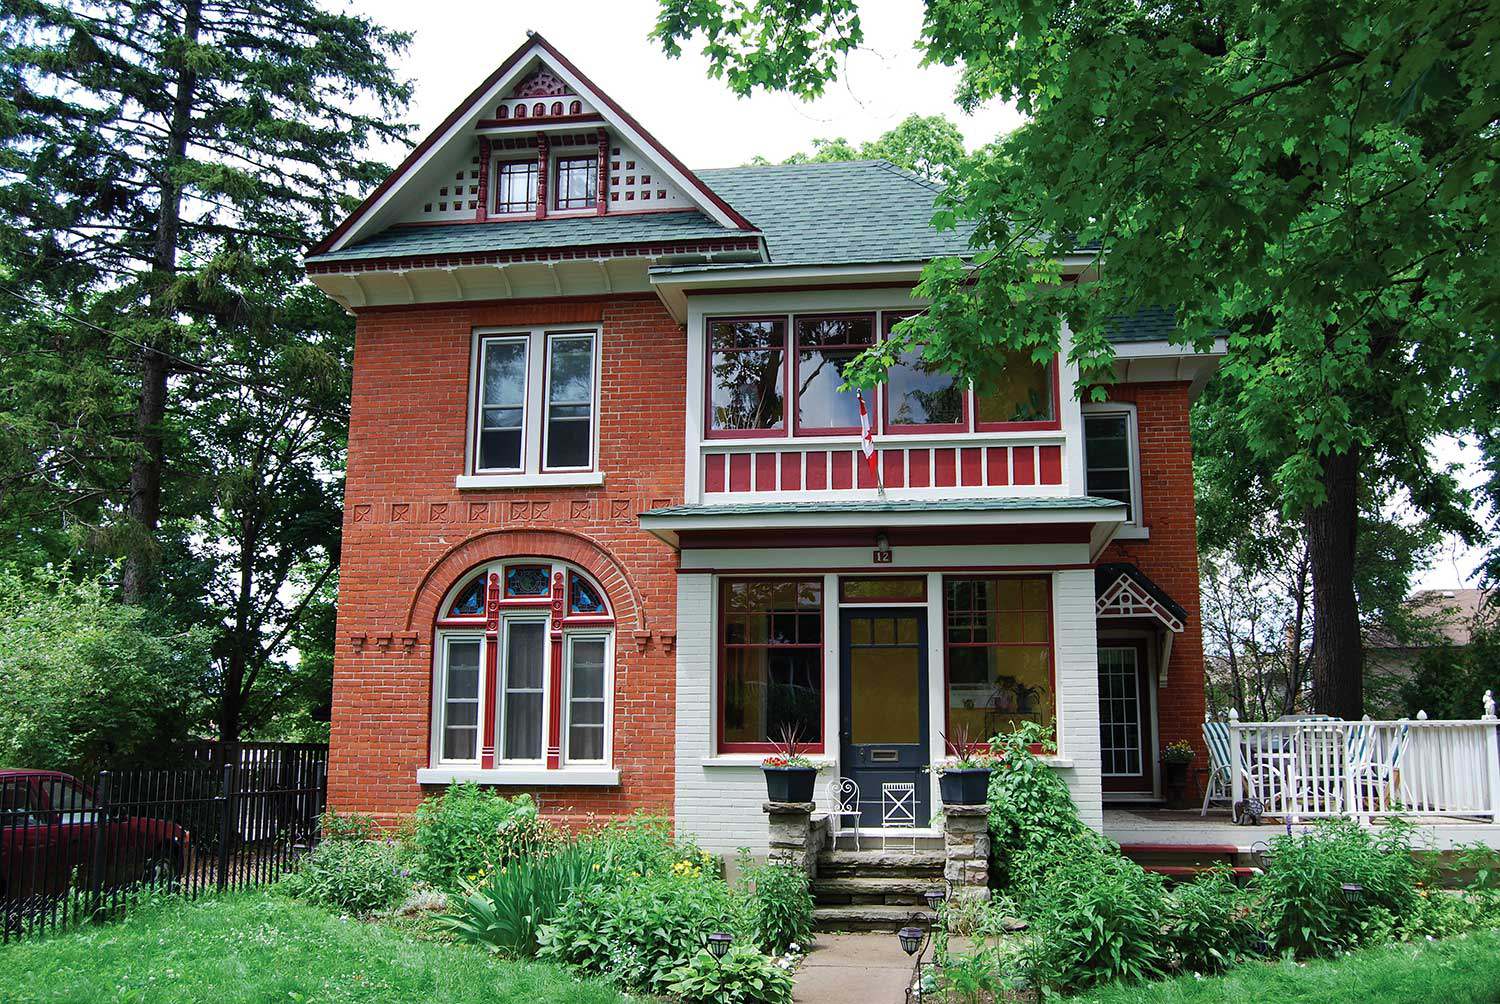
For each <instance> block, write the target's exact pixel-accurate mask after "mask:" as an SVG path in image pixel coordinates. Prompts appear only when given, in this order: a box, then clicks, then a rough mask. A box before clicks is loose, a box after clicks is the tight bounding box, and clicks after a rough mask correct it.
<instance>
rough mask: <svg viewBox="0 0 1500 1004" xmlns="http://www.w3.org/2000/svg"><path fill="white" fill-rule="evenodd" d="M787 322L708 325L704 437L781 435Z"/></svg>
mask: <svg viewBox="0 0 1500 1004" xmlns="http://www.w3.org/2000/svg"><path fill="white" fill-rule="evenodd" d="M785 370H786V322H785V321H782V320H756V319H746V320H731V321H713V322H710V324H709V363H708V376H709V380H708V412H709V428H708V431H709V435H713V434H714V433H720V434H731V435H765V434H767V433H769V432H780V431H781V430H782V429H783V428H784V425H783V421H784V415H785V397H784V394H783V393H782V376H783V374H784V373H785Z"/></svg>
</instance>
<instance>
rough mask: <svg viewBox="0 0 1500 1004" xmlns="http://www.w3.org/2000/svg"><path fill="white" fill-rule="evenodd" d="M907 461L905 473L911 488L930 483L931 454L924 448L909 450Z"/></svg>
mask: <svg viewBox="0 0 1500 1004" xmlns="http://www.w3.org/2000/svg"><path fill="white" fill-rule="evenodd" d="M907 456H909V457H910V458H911V459H910V460H908V461H907V467H908V468H909V470H908V472H907V474H908V476H909V478H910V482H909V483H910V484H911V487H913V488H926V487H927V486H928V485H930V484H932V454H931V453H929V452H927V451H926V450H909V451H908V452H907Z"/></svg>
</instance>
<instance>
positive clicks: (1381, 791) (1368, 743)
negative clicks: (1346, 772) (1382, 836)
mask: <svg viewBox="0 0 1500 1004" xmlns="http://www.w3.org/2000/svg"><path fill="white" fill-rule="evenodd" d="M1362 731H1364V732H1365V733H1366V736H1365V739H1364V746H1363V748H1362V749H1361V751H1360V752H1361V756H1360V757H1359V759H1357V760H1356V759H1355V758H1354V756H1353V755H1352V754H1353V751H1352V749H1351V755H1350V758H1349V765H1350V766H1349V769H1350V771H1351V772H1352V773H1353V775H1354V783H1355V789H1356V790H1357V791H1358V792H1359V794H1360V801H1361V802H1362V803H1364V804H1366V805H1369V806H1371V807H1372V808H1373V809H1374V810H1375V811H1380V810H1381V809H1383V808H1390V805H1391V802H1393V801H1394V800H1395V794H1396V791H1395V786H1396V780H1397V777H1398V775H1399V773H1400V771H1401V761H1402V760H1403V759H1404V758H1405V756H1406V746H1407V743H1408V742H1410V741H1411V725H1410V723H1408V722H1407V720H1406V719H1404V718H1403V719H1401V727H1400V728H1398V729H1397V730H1396V734H1395V736H1394V738H1392V740H1391V742H1390V744H1389V746H1388V747H1387V748H1386V749H1385V750H1383V751H1382V750H1379V749H1377V748H1375V747H1377V746H1378V745H1379V744H1377V743H1374V742H1373V741H1372V740H1373V738H1374V729H1371V728H1365V729H1363V730H1362ZM1351 740H1352V736H1351ZM1382 796H1384V799H1382Z"/></svg>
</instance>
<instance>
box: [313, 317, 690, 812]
mask: <svg viewBox="0 0 1500 1004" xmlns="http://www.w3.org/2000/svg"><path fill="white" fill-rule="evenodd" d="M537 324H599V325H601V327H602V332H603V333H602V339H601V345H600V352H601V372H602V385H601V404H600V416H599V422H600V439H599V455H600V464H601V469H602V470H603V471H604V473H605V483H604V484H603V485H602V486H599V487H577V488H526V489H514V490H484V491H463V492H460V491H458V490H457V489H456V488H455V487H454V479H455V478H456V477H457V476H458V475H460V474H462V473H464V472H463V463H464V437H465V434H466V422H467V415H466V407H467V400H468V388H469V359H470V354H471V341H472V332H473V329H474V328H476V327H483V326H522V325H537ZM685 337H686V336H685V334H684V332H683V329H682V328H681V327H680V326H678V325H677V324H675V323H674V322H673V321H672V319H671V318H670V317H669V316H668V315H667V313H666V311H665V309H664V308H663V307H662V306H661V304H660V303H659V302H658V301H657V300H656V299H655V298H654V297H649V296H645V297H613V298H593V299H574V300H568V301H515V302H509V303H498V302H497V303H475V304H452V305H444V306H437V307H420V308H413V307H404V308H388V309H374V310H368V311H364V312H361V313H360V315H359V318H358V329H357V336H356V346H355V365H354V385H353V402H352V412H351V419H350V434H349V460H348V482H347V488H346V501H345V513H344V546H343V559H342V569H341V579H340V585H339V626H338V634H337V637H338V638H339V639H340V642H341V644H340V645H339V646H338V650H337V653H336V655H335V665H334V712H333V737H332V744H333V751H332V755H331V757H330V764H329V796H330V802H331V804H332V805H333V806H334V807H336V808H338V809H339V810H341V811H358V812H370V813H373V814H375V815H376V816H377V817H378V818H380V819H381V820H383V821H387V822H391V821H394V820H396V819H397V818H399V817H400V816H402V815H404V814H406V813H409V812H410V811H411V810H412V809H413V808H415V806H416V804H417V802H418V800H419V799H420V798H421V797H422V794H423V792H422V790H421V789H420V788H419V786H418V785H417V783H416V772H417V770H418V768H420V767H426V766H428V759H429V735H430V706H431V686H432V659H433V651H432V633H433V618H434V616H435V615H436V612H437V607H438V603H439V601H440V600H441V598H442V596H443V594H444V593H445V592H446V591H447V590H448V589H450V588H451V587H452V586H453V585H454V584H455V583H456V582H458V581H459V579H460V578H461V577H462V576H463V575H464V574H466V573H467V572H469V571H471V570H472V569H474V568H475V567H477V566H479V565H481V564H483V563H485V562H489V561H494V560H495V559H497V558H503V557H507V556H512V555H537V556H542V557H550V558H557V559H561V560H564V561H567V562H571V563H573V564H575V565H577V566H579V567H580V568H583V569H584V570H585V571H587V572H588V573H589V574H590V575H591V576H592V577H593V578H594V579H595V580H596V581H597V582H598V583H599V585H600V587H601V588H602V589H603V590H604V591H605V592H606V593H607V594H608V600H609V603H610V606H611V608H612V610H613V611H614V612H615V615H616V618H617V624H618V628H617V636H618V637H617V644H616V645H615V694H614V721H613V723H612V726H613V729H614V733H613V734H614V766H615V767H617V768H618V769H619V771H620V784H619V786H618V787H609V788H564V787H558V788H547V787H540V788H528V790H530V791H532V792H533V794H535V795H536V796H537V797H538V799H539V801H540V802H541V803H542V804H543V806H544V808H545V809H546V810H547V811H548V813H549V815H552V816H554V817H560V818H562V819H563V820H564V821H568V820H569V819H577V820H581V819H582V817H583V816H584V815H585V814H587V813H598V814H601V815H625V814H628V813H630V812H632V811H634V810H636V809H646V810H649V811H651V812H657V813H670V812H671V810H672V792H673V768H672V764H673V728H674V714H673V708H674V690H675V678H676V677H675V670H676V659H675V654H674V653H673V652H671V651H668V650H667V648H666V646H665V645H664V644H663V643H662V642H661V641H660V640H659V639H654V638H653V635H652V629H653V628H659V629H666V630H668V631H670V630H671V628H672V626H673V625H674V624H675V620H676V613H675V592H676V581H675V563H676V562H675V556H674V554H673V552H672V551H671V550H670V549H669V548H668V547H667V546H666V545H665V544H662V543H660V542H659V541H657V540H655V539H654V538H652V537H650V536H648V535H647V534H645V533H642V532H641V530H640V528H639V527H638V525H637V523H636V516H637V514H638V513H640V512H642V511H644V510H646V509H648V508H652V507H656V506H661V505H670V504H675V503H678V502H681V500H682V435H681V429H682V424H683V421H684V417H683V400H682V393H681V386H682V373H683V371H684V368H685V366H686V351H685ZM643 637H644V639H645V640H644V642H643V643H642V642H641V639H642V638H643Z"/></svg>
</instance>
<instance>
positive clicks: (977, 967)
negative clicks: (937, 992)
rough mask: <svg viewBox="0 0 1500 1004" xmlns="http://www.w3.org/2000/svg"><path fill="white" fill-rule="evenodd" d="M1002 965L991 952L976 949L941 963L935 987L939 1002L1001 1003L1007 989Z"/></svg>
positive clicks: (995, 950)
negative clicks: (936, 987) (938, 994)
mask: <svg viewBox="0 0 1500 1004" xmlns="http://www.w3.org/2000/svg"><path fill="white" fill-rule="evenodd" d="M1005 968H1006V965H1005V962H1004V960H1003V958H1002V956H1001V952H1000V951H999V950H998V949H995V948H985V947H980V948H976V949H974V950H973V951H971V952H967V953H965V954H962V955H951V956H949V957H948V958H947V960H946V961H945V962H944V963H943V968H942V970H941V976H940V978H939V980H938V986H939V987H940V988H941V991H942V996H941V997H940V999H941V1000H943V1001H949V1002H962V1004H982V1002H984V1001H998V1000H1001V999H1002V994H1003V992H1004V991H1005V990H1006V989H1007V986H1006V983H1007V981H1006V979H1005V977H1004V971H1005Z"/></svg>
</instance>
